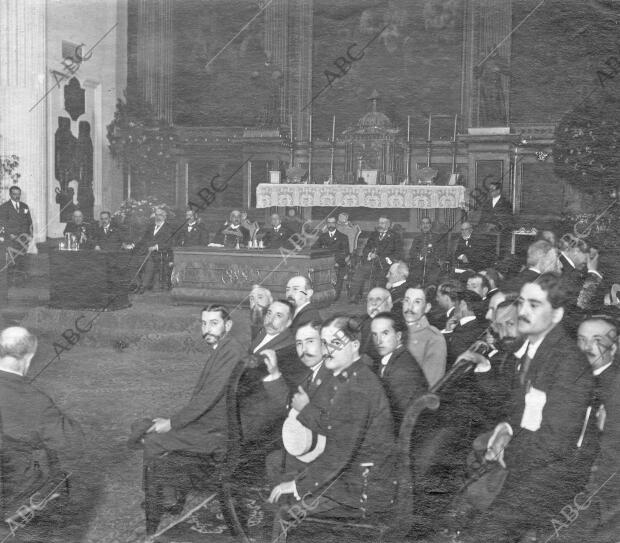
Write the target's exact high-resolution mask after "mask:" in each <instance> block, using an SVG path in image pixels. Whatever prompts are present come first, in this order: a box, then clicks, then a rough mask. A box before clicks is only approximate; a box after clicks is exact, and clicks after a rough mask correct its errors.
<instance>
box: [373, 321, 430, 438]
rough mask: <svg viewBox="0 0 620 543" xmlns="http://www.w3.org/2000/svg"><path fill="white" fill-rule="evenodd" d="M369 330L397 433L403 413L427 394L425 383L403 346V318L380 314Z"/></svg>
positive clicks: (414, 360)
mask: <svg viewBox="0 0 620 543" xmlns="http://www.w3.org/2000/svg"><path fill="white" fill-rule="evenodd" d="M370 329H371V332H372V341H373V343H374V344H375V347H376V348H377V352H378V353H379V355H380V356H381V360H380V364H379V367H378V375H379V377H380V378H381V382H382V383H383V386H384V387H385V391H386V392H387V396H388V399H389V400H390V406H391V408H392V416H393V417H394V429H395V433H398V430H399V428H400V424H401V422H402V421H403V415H404V414H405V410H406V409H407V407H408V406H409V404H410V403H411V402H412V401H413V400H415V399H416V398H418V397H419V396H421V395H422V394H424V393H425V392H426V391H427V389H428V382H427V381H426V377H424V372H423V371H422V368H421V367H420V365H419V364H418V362H417V361H416V359H415V358H413V356H411V353H409V351H408V350H407V345H406V344H404V343H403V336H404V334H405V333H406V331H407V325H406V324H405V321H404V320H403V318H402V316H400V315H397V314H396V313H388V312H385V313H379V314H378V315H375V317H374V318H373V319H372V323H371V325H370Z"/></svg>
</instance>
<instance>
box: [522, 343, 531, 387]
mask: <svg viewBox="0 0 620 543" xmlns="http://www.w3.org/2000/svg"><path fill="white" fill-rule="evenodd" d="M531 363H532V359H531V358H530V357H529V356H528V354H527V351H525V356H524V357H523V362H522V364H521V375H519V382H520V383H521V386H525V382H526V381H525V379H526V377H527V372H528V371H529V369H530V364H531Z"/></svg>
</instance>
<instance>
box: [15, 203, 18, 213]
mask: <svg viewBox="0 0 620 543" xmlns="http://www.w3.org/2000/svg"><path fill="white" fill-rule="evenodd" d="M15 211H17V212H18V213H19V202H15Z"/></svg>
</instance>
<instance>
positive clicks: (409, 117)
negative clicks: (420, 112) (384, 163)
mask: <svg viewBox="0 0 620 543" xmlns="http://www.w3.org/2000/svg"><path fill="white" fill-rule="evenodd" d="M410 128H411V116H410V115H407V143H409V141H410V139H409V130H410Z"/></svg>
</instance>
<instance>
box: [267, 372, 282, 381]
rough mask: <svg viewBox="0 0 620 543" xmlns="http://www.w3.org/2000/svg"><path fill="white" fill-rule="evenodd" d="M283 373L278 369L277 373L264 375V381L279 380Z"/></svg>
mask: <svg viewBox="0 0 620 543" xmlns="http://www.w3.org/2000/svg"><path fill="white" fill-rule="evenodd" d="M280 377H282V374H281V373H280V372H279V371H278V372H277V373H270V374H269V375H267V377H263V383H271V381H277V380H278V379H279V378H280Z"/></svg>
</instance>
